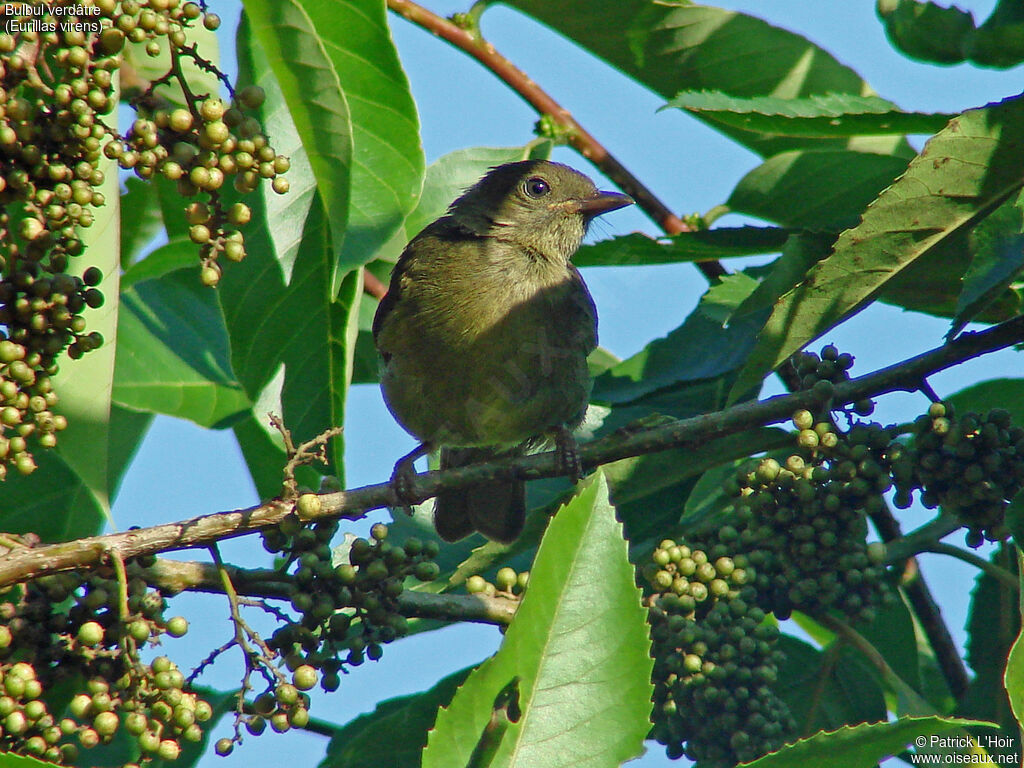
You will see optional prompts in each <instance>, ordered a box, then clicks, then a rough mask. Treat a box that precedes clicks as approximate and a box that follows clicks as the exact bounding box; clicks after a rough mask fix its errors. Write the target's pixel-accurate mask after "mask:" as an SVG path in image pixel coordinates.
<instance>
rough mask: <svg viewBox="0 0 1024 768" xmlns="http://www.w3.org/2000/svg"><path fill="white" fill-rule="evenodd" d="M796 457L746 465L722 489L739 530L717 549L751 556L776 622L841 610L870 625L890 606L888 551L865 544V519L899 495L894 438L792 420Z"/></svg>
mask: <svg viewBox="0 0 1024 768" xmlns="http://www.w3.org/2000/svg"><path fill="white" fill-rule="evenodd" d="M793 423H794V426H795V427H796V428H797V430H798V431H797V433H796V441H797V445H798V450H797V452H796V453H793V454H792V455H790V456H788V457H786V458H785V459H784V460H783V461H782V462H780V461H778V460H777V459H775V458H771V457H767V458H762V459H754V460H751V461H750V462H748V463H746V464H744V465H743V466H741V467H740V468H739V469H738V470H737V472H736V475H735V476H734V477H733V478H730V479H729V480H728V481H727V482H726V484H725V490H726V492H727V493H728V494H730V495H732V496H733V498H734V501H733V505H732V507H733V512H734V521H733V523H732V524H731V525H725V526H722V527H721V528H720V529H719V530H718V531H717V536H718V539H719V541H721V542H722V543H723V544H725V545H726V546H729V547H733V548H734V549H735V550H737V551H742V552H745V553H747V556H748V557H749V558H750V562H751V563H752V564H753V565H754V566H755V567H756V568H757V573H758V576H757V582H756V583H755V585H754V586H755V587H756V590H757V596H758V602H759V604H760V605H761V606H762V607H764V608H765V609H766V610H770V611H772V612H773V613H775V615H776V616H778V617H779V618H787V617H788V616H789V614H790V613H791V612H792V611H793V610H794V609H799V610H801V611H804V612H805V613H809V614H811V615H815V614H820V613H824V612H827V611H829V610H838V611H839V612H841V613H843V614H844V615H846V616H848V617H850V618H851V619H853V620H855V621H870V620H871V619H872V618H873V616H874V612H875V609H876V607H877V606H878V605H879V604H881V603H885V602H888V601H890V600H893V599H894V597H893V595H892V591H891V589H890V588H889V585H888V582H887V578H886V569H885V566H884V564H883V559H884V555H885V550H884V546H882V545H881V544H877V543H876V544H871V545H869V544H868V543H867V542H866V538H867V515H870V514H872V513H874V512H877V511H879V510H880V509H881V506H882V504H883V503H884V501H883V499H882V494H883V493H884V492H885V491H887V490H888V489H889V488H890V487H891V486H892V478H891V476H890V474H889V465H888V456H887V453H886V452H887V450H888V447H889V445H890V442H891V437H890V434H889V432H888V430H886V429H885V428H883V427H882V426H881V425H878V424H873V423H872V424H856V425H854V426H853V427H852V428H851V429H850V430H848V431H846V432H842V431H840V430H838V429H836V428H835V426H834V425H832V424H831V423H830V422H827V421H821V422H817V423H815V421H814V418H813V416H812V415H811V413H810V412H809V411H798V412H797V413H795V414H794V416H793Z"/></svg>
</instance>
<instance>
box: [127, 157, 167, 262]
mask: <svg viewBox="0 0 1024 768" xmlns="http://www.w3.org/2000/svg"><path fill="white" fill-rule="evenodd" d="M124 185H125V189H126V192H125V193H124V194H123V195H121V210H122V211H130V212H131V214H130V215H128V216H122V217H121V268H122V269H128V267H129V266H131V264H132V263H133V262H135V261H136V260H137V259H139V258H140V257H141V256H142V251H143V249H144V248H145V247H146V246H147V245H149V244H150V243H151V242H152V241H153V238H154V237H156V236H157V234H158V233H159V232H160V230H161V229H163V225H164V220H163V216H162V215H161V213H160V199H159V197H158V196H157V193H156V187H155V186H154V185H153V184H151V183H149V182H147V181H143V180H142V179H140V178H138V177H137V176H129V177H128V178H126V179H125V181H124Z"/></svg>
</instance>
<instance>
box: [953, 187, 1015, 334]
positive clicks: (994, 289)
mask: <svg viewBox="0 0 1024 768" xmlns="http://www.w3.org/2000/svg"><path fill="white" fill-rule="evenodd" d="M969 238H970V250H971V253H972V255H973V258H972V260H971V266H970V267H969V268H968V270H967V273H966V274H965V275H964V277H963V289H962V290H961V292H960V296H959V298H958V299H957V303H956V316H955V317H954V318H953V324H952V327H951V328H950V329H949V332H948V333H947V334H946V338H952V337H953V336H956V334H958V333H960V331H962V330H963V328H964V326H965V325H967V323H969V322H970V321H971V320H973V319H974V318H975V317H976V316H977V315H978V313H980V312H981V311H982V310H983V309H984V308H985V307H986V306H988V305H989V304H991V303H992V302H993V301H995V300H996V299H997V298H999V297H1000V296H1001V295H1002V294H1003V293H1004V292H1005V291H1006V289H1007V287H1009V285H1010V284H1011V283H1012V282H1013V281H1014V280H1015V279H1016V278H1018V277H1019V276H1020V273H1021V270H1024V211H1022V209H1021V199H1020V198H1019V197H1018V198H1017V199H1016V200H1014V201H1008V202H1006V203H1004V204H1003V205H1001V206H999V207H998V208H997V209H996V210H995V211H993V212H992V213H991V214H990V215H989V216H986V217H985V218H984V219H983V220H982V222H981V223H980V224H979V225H978V226H976V227H975V228H974V229H972V230H971V232H970V235H969Z"/></svg>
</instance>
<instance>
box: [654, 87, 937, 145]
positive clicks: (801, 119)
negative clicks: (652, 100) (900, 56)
mask: <svg viewBox="0 0 1024 768" xmlns="http://www.w3.org/2000/svg"><path fill="white" fill-rule="evenodd" d="M667 107H676V108H678V109H684V110H686V111H688V112H691V113H693V114H695V115H699V116H701V117H703V118H705V119H707V120H709V121H712V122H717V123H721V124H723V125H728V126H732V127H734V128H742V129H743V130H746V131H756V132H758V133H767V134H773V135H776V136H804V137H808V138H830V137H836V136H843V137H850V136H873V135H892V134H905V133H935V132H936V131H938V130H940V129H941V128H942V127H943V126H945V124H946V123H947V122H949V120H950V119H951V118H952V117H953V115H949V114H933V113H924V112H904V111H902V110H901V109H899V108H898V107H896V105H895V104H893V103H892V102H891V101H887V100H886V99H883V98H881V97H879V96H859V95H857V94H853V93H827V94H821V95H811V96H806V97H804V98H796V99H792V98H791V99H781V98H777V97H775V96H754V97H752V98H746V99H744V98H737V97H735V96H730V95H729V94H726V93H722V92H721V91H682V92H681V93H679V94H677V95H676V97H675V98H674V99H672V100H671V101H669V102H668V104H666V105H665V107H662V109H665V108H667Z"/></svg>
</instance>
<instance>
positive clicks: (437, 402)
mask: <svg viewBox="0 0 1024 768" xmlns="http://www.w3.org/2000/svg"><path fill="white" fill-rule="evenodd" d="M632 202H633V200H632V199H631V198H630V197H629V196H628V195H623V194H620V193H618V192H600V191H598V189H597V188H596V187H595V186H594V183H593V182H592V181H591V180H590V179H589V178H587V177H586V176H584V175H583V174H581V173H579V172H578V171H575V170H573V169H572V168H570V167H568V166H565V165H561V164H559V163H551V162H547V161H543V160H527V161H523V162H517V163H508V164H506V165H500V166H497V167H495V168H492V169H491V170H490V172H489V173H488V174H487V175H486V176H484V177H483V178H482V179H480V181H478V182H477V183H476V184H475V185H474V186H472V187H471V188H470V189H469V190H468V191H466V192H465V194H463V195H462V196H461V197H459V198H458V199H457V200H455V202H453V203H452V204H451V206H449V208H448V212H447V213H446V214H445V215H444V216H442V217H441V218H439V219H438V220H437V221H435V222H433V223H432V224H430V225H429V226H427V227H426V228H425V229H424V230H423V231H422V232H420V233H419V234H418V235H417V236H416V237H415V238H413V240H412V241H411V242H410V243H409V244H408V245H407V246H406V248H405V251H404V252H403V253H402V255H401V257H400V258H399V260H398V263H397V264H396V265H395V268H394V271H393V272H392V275H391V284H390V286H389V289H388V293H387V295H386V296H385V297H384V299H383V300H382V301H381V303H380V306H379V307H378V308H377V314H376V316H375V317H374V321H373V335H374V340H375V341H376V345H377V349H378V351H379V352H380V355H381V359H382V361H383V366H382V370H381V389H382V390H383V393H384V400H385V402H386V403H387V406H388V409H389V410H390V411H391V413H392V414H393V415H394V417H395V419H396V420H397V421H398V423H399V424H401V425H402V427H403V428H405V430H406V431H408V432H409V433H410V434H412V435H413V436H414V437H416V438H417V439H418V440H419V441H420V443H421V444H420V446H419V447H418V448H417V449H416V450H414V451H412V452H411V453H409V454H408V455H407V456H405V457H403V458H402V459H400V460H399V462H398V463H397V464H396V465H395V472H394V475H393V476H392V480H393V483H394V487H395V490H396V492H398V494H399V496H401V495H402V489H403V487H404V488H407V487H408V484H409V482H410V481H411V476H412V474H413V472H414V470H413V466H412V465H413V462H414V461H415V460H416V459H417V458H418V457H420V456H423V455H424V454H426V453H428V452H431V451H434V450H437V449H440V451H441V468H442V469H447V468H451V467H458V466H464V465H466V464H471V463H476V462H480V461H487V460H490V459H494V458H498V457H504V456H514V455H520V454H522V453H524V452H526V451H528V450H531V449H533V448H535V447H538V446H539V445H541V444H543V442H544V441H545V440H547V439H550V438H554V439H555V441H556V445H557V447H558V449H559V457H560V462H561V465H562V466H563V467H564V468H565V470H566V473H567V474H570V475H573V476H574V478H575V479H578V477H579V471H580V468H579V460H578V458H577V457H576V453H575V441H574V440H573V438H572V433H571V430H572V429H573V428H575V427H576V426H578V425H579V424H580V422H581V421H582V420H583V416H584V414H585V412H586V408H587V400H588V397H589V394H590V375H589V372H588V369H587V355H588V354H589V353H590V352H591V351H592V350H593V349H594V347H596V346H597V310H596V309H595V307H594V301H593V299H592V298H591V296H590V292H589V291H588V290H587V286H586V284H585V283H584V282H583V278H582V277H581V276H580V273H579V272H578V271H577V270H576V268H575V267H574V266H573V265H572V264H571V262H570V259H571V258H572V256H573V254H574V253H575V252H576V250H577V249H578V248H579V246H580V243H581V242H582V240H583V236H584V234H585V233H586V230H587V226H588V225H589V223H590V222H591V220H593V219H594V217H596V216H598V215H600V214H602V213H605V212H607V211H612V210H615V209H617V208H622V207H623V206H626V205H630V204H632ZM525 506H526V496H525V485H524V482H523V481H522V480H519V479H515V478H512V479H501V480H498V481H492V482H487V483H485V484H482V485H476V486H470V487H465V488H459V489H457V490H444V491H441V492H440V493H439V494H438V496H437V499H436V502H435V506H434V524H435V526H436V527H437V531H438V533H439V534H440V535H441V537H442V538H443V539H445V540H447V541H455V540H458V539H461V538H463V537H464V536H468V535H469V534H470V533H472V532H473V531H480V532H481V533H482V534H483V535H484V536H486V537H487V538H489V539H494V540H496V541H500V542H511V541H513V540H515V539H516V537H518V535H519V533H520V531H521V530H522V527H523V519H524V515H525Z"/></svg>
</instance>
